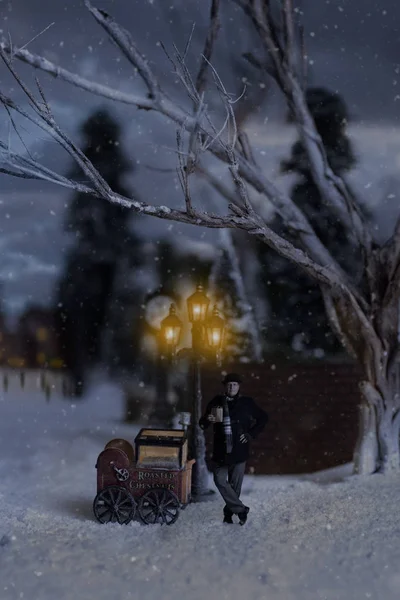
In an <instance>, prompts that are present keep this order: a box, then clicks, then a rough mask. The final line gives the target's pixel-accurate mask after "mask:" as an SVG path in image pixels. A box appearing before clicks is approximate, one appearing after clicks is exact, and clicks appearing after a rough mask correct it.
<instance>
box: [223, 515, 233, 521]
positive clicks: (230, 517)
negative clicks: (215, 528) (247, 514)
mask: <svg viewBox="0 0 400 600" xmlns="http://www.w3.org/2000/svg"><path fill="white" fill-rule="evenodd" d="M223 522H224V523H233V519H232V515H224V521H223Z"/></svg>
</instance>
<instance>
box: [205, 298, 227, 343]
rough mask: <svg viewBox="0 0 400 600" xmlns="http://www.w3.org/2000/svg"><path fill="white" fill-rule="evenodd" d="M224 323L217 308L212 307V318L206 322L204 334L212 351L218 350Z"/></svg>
mask: <svg viewBox="0 0 400 600" xmlns="http://www.w3.org/2000/svg"><path fill="white" fill-rule="evenodd" d="M224 329H225V321H224V319H222V318H221V317H220V316H219V313H218V309H217V306H216V305H215V306H214V309H213V313H212V317H210V318H209V319H208V320H207V323H206V332H207V340H208V344H209V346H211V348H213V349H214V350H217V351H218V350H220V349H221V346H222V339H223V335H224Z"/></svg>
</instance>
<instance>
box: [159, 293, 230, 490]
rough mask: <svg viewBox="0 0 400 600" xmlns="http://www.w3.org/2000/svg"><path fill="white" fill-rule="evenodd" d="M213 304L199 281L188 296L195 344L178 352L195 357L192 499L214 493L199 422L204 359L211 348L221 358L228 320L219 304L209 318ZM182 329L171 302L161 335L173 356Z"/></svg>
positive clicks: (193, 372)
mask: <svg viewBox="0 0 400 600" xmlns="http://www.w3.org/2000/svg"><path fill="white" fill-rule="evenodd" d="M209 304H210V300H209V298H207V296H206V294H205V293H204V291H203V287H202V286H201V285H198V286H197V289H196V292H195V293H194V294H192V295H191V296H190V297H189V298H188V299H187V309H188V315H189V321H190V322H191V324H192V347H191V348H183V349H182V350H180V351H179V352H178V354H177V356H190V358H191V369H192V377H193V407H192V424H191V434H192V435H191V440H190V442H191V452H192V456H193V458H195V459H196V462H195V464H194V465H193V471H192V499H193V500H195V501H201V500H204V499H207V497H208V496H209V495H210V491H209V489H208V470H207V465H206V460H205V454H206V444H205V438H204V432H203V430H202V429H201V427H200V425H199V420H200V417H201V414H202V393H201V363H202V361H203V358H204V354H205V350H206V349H207V348H208V349H211V350H214V351H215V354H216V356H217V359H218V360H219V352H220V350H221V345H222V337H223V331H224V320H223V319H222V318H221V317H219V315H218V311H217V308H216V307H214V310H213V314H212V317H211V318H209V319H208V318H207V311H208V307H209ZM181 330H182V323H181V322H180V320H179V318H178V317H177V315H176V310H175V307H174V306H173V305H171V308H170V314H169V315H168V317H166V318H165V319H164V320H163V321H162V322H161V336H162V339H163V340H164V341H165V343H166V344H167V346H168V348H169V354H170V356H171V357H175V355H176V348H177V345H178V342H179V338H180V334H181Z"/></svg>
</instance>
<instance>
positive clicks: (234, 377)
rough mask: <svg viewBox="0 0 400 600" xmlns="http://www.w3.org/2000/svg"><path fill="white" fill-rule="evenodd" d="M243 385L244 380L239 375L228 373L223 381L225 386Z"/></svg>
mask: <svg viewBox="0 0 400 600" xmlns="http://www.w3.org/2000/svg"><path fill="white" fill-rule="evenodd" d="M231 382H236V383H242V378H241V377H240V375H238V374H237V373H228V374H227V375H225V377H224V378H223V380H222V383H223V384H224V385H225V384H226V383H231Z"/></svg>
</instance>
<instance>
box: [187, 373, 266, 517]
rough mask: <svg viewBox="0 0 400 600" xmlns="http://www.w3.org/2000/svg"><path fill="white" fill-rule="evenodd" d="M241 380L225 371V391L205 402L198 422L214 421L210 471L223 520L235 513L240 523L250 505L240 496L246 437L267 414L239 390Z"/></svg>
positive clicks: (258, 427)
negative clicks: (206, 404)
mask: <svg viewBox="0 0 400 600" xmlns="http://www.w3.org/2000/svg"><path fill="white" fill-rule="evenodd" d="M241 382H242V380H241V378H240V377H239V375H237V374H236V373H228V375H226V377H225V378H224V380H223V381H222V383H223V384H224V386H225V394H220V395H218V396H215V398H213V399H212V400H211V402H209V403H208V406H207V408H206V411H205V413H204V415H203V416H202V417H201V419H200V421H199V424H200V427H201V428H202V429H207V427H209V425H210V424H211V423H213V424H214V447H213V463H214V465H213V474H214V482H215V485H216V486H217V488H218V491H219V492H220V494H221V496H222V497H223V499H224V500H225V507H224V523H233V520H232V517H233V515H234V514H237V515H238V517H239V523H240V525H244V524H245V523H246V521H247V515H248V512H249V510H250V509H249V507H248V506H245V505H244V504H243V502H242V501H241V500H240V492H241V489H242V482H243V477H244V472H245V468H246V461H247V459H248V458H249V446H250V441H251V440H252V439H254V438H255V437H256V436H257V435H258V434H259V433H260V432H261V431H262V430H263V429H264V427H265V425H266V423H267V421H268V416H267V413H266V412H264V411H263V410H262V409H261V408H260V407H259V406H257V404H256V403H255V402H254V400H253V398H250V397H248V396H241V395H240V394H239V390H240V384H241ZM218 409H219V410H218ZM221 415H222V419H220V417H221ZM221 421H222V422H221Z"/></svg>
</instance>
